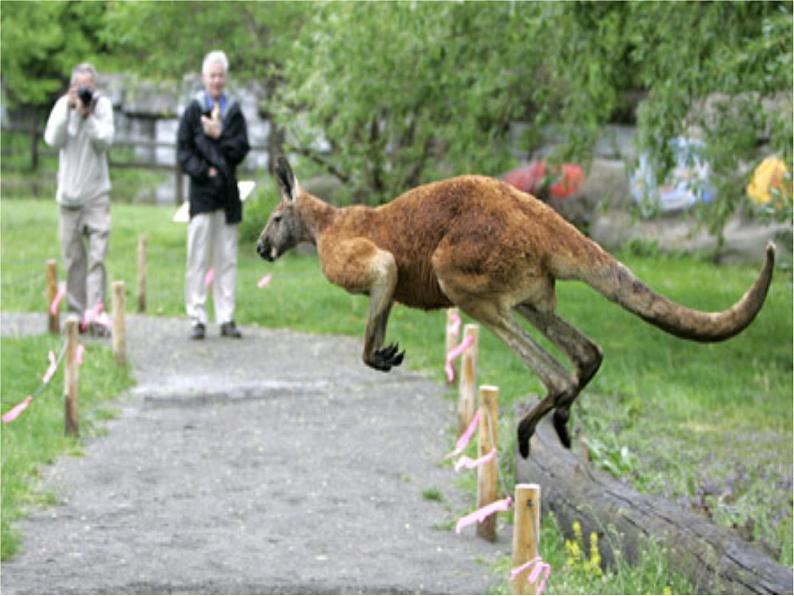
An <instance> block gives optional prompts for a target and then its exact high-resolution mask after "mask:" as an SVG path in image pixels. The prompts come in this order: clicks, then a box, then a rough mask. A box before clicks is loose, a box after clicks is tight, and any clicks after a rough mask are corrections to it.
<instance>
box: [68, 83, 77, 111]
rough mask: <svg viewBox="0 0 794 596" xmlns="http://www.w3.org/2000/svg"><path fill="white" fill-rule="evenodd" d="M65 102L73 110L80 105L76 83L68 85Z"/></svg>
mask: <svg viewBox="0 0 794 596" xmlns="http://www.w3.org/2000/svg"><path fill="white" fill-rule="evenodd" d="M66 97H68V98H69V99H68V100H67V104H68V106H69V109H71V110H73V109H75V108H76V107H77V106H79V105H80V99H79V98H78V97H77V85H69V91H67V93H66Z"/></svg>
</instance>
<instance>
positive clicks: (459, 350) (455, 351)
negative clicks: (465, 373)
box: [444, 335, 474, 383]
mask: <svg viewBox="0 0 794 596" xmlns="http://www.w3.org/2000/svg"><path fill="white" fill-rule="evenodd" d="M473 343H474V336H473V335H467V336H466V339H464V340H463V342H462V343H459V344H458V345H457V346H455V347H454V348H452V349H451V350H450V351H449V354H447V361H446V363H445V364H444V370H445V371H446V372H447V380H448V381H449V382H450V383H451V382H452V380H453V379H454V378H455V369H453V368H452V361H453V360H455V358H457V357H458V356H460V355H461V354H463V352H465V351H466V350H467V349H468V348H469V347H471V345H472V344H473Z"/></svg>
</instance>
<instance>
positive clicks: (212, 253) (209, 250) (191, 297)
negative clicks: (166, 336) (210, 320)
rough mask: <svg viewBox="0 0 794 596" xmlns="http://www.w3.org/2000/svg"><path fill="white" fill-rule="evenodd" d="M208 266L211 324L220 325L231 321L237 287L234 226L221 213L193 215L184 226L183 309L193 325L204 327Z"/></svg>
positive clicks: (235, 225)
mask: <svg viewBox="0 0 794 596" xmlns="http://www.w3.org/2000/svg"><path fill="white" fill-rule="evenodd" d="M210 263H212V269H213V271H214V276H213V282H212V300H213V303H214V306H215V320H216V322H217V323H218V324H219V325H222V324H223V323H228V322H229V321H231V320H233V319H234V296H235V287H236V283H237V224H231V225H229V224H227V223H226V213H225V212H224V211H223V209H218V210H217V211H213V212H211V213H199V214H198V215H194V216H193V217H192V218H191V219H190V223H189V224H188V228H187V268H186V271H185V305H186V307H187V316H188V317H190V320H191V321H192V322H193V323H194V324H196V323H202V324H203V325H206V324H207V311H206V308H205V303H206V301H207V283H206V277H207V271H208V270H209V268H210Z"/></svg>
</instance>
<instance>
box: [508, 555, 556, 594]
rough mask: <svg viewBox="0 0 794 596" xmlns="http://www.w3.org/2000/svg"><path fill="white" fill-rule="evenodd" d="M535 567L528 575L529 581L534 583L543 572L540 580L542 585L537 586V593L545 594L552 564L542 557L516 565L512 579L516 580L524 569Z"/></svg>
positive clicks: (511, 574)
mask: <svg viewBox="0 0 794 596" xmlns="http://www.w3.org/2000/svg"><path fill="white" fill-rule="evenodd" d="M530 567H533V569H532V571H531V572H530V573H529V575H528V576H527V582H529V583H530V584H534V583H535V582H536V581H537V580H538V577H539V576H540V574H541V573H543V579H542V580H541V582H540V585H538V586H537V591H536V592H535V594H538V595H540V594H543V592H544V591H545V590H546V581H548V579H549V575H551V565H549V564H548V563H546V562H545V561H543V559H541V558H540V557H535V558H534V559H532V560H530V561H527V562H526V563H524V564H523V565H521V566H519V567H516V568H515V569H513V570H512V571H511V572H510V579H511V580H515V579H516V578H517V577H518V576H519V575H521V574H522V573H523V572H524V571H526V570H527V569H529V568H530Z"/></svg>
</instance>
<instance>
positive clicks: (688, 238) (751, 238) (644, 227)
mask: <svg viewBox="0 0 794 596" xmlns="http://www.w3.org/2000/svg"><path fill="white" fill-rule="evenodd" d="M589 231H590V237H591V238H592V239H593V240H595V241H596V242H598V243H599V244H600V245H601V246H603V247H604V248H606V249H607V250H616V249H618V248H620V247H621V246H623V245H624V244H626V243H627V242H630V241H632V240H634V241H642V242H648V241H650V242H653V243H656V244H657V245H658V247H659V248H660V249H661V250H662V251H671V252H673V251H683V252H701V253H703V252H713V251H714V250H715V249H716V247H717V239H716V238H715V237H714V236H712V235H710V234H709V233H708V231H707V230H705V229H700V230H698V229H697V223H696V222H695V221H694V220H693V219H692V218H691V217H690V216H687V215H678V216H669V217H662V218H659V219H655V220H650V221H646V220H637V219H635V218H633V217H632V216H631V215H630V213H628V212H626V211H609V212H606V213H601V214H598V215H597V216H596V217H595V218H594V219H593V221H592V223H591V226H590V230H589ZM724 234H725V245H724V246H723V248H722V250H721V251H720V253H719V260H720V261H721V262H726V263H757V262H758V260H759V259H760V258H761V256H762V255H763V254H764V249H765V247H766V244H767V242H769V241H770V240H772V241H774V242H775V244H776V245H777V249H778V255H788V256H791V226H790V225H787V224H783V223H772V224H764V223H760V222H753V221H745V220H742V219H741V218H740V217H734V218H732V219H731V220H729V221H728V224H727V225H726V226H725V231H724Z"/></svg>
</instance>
